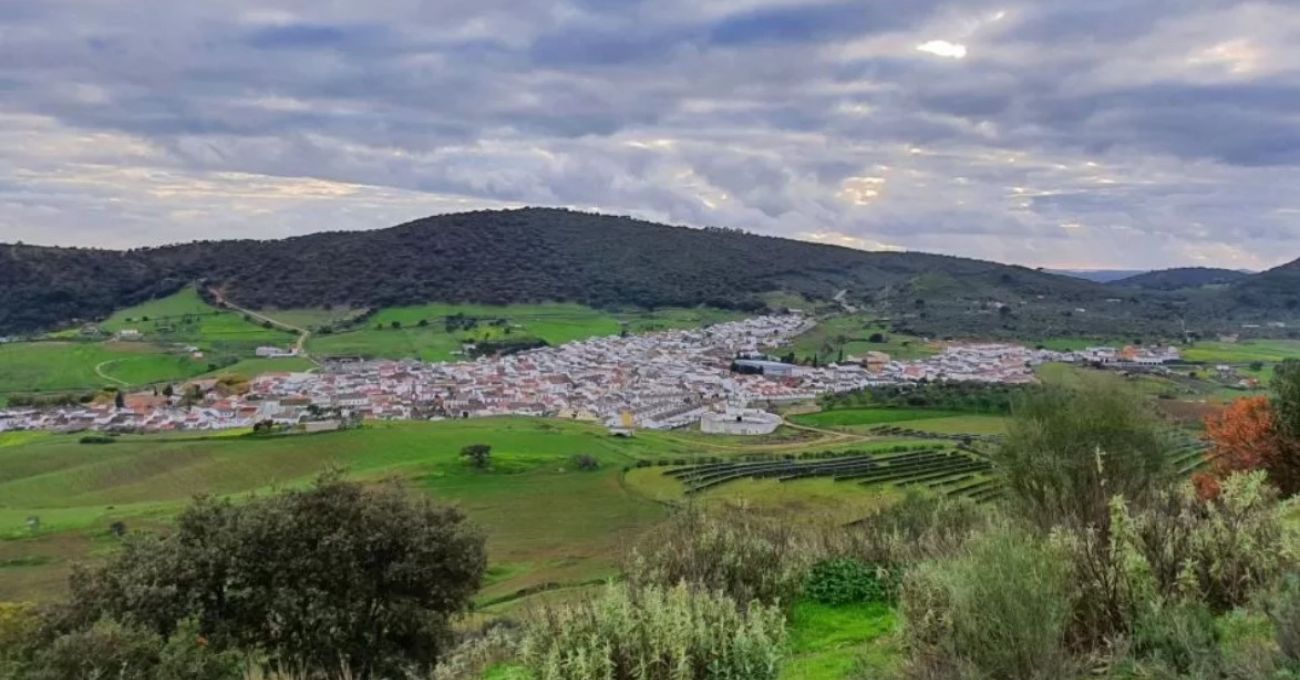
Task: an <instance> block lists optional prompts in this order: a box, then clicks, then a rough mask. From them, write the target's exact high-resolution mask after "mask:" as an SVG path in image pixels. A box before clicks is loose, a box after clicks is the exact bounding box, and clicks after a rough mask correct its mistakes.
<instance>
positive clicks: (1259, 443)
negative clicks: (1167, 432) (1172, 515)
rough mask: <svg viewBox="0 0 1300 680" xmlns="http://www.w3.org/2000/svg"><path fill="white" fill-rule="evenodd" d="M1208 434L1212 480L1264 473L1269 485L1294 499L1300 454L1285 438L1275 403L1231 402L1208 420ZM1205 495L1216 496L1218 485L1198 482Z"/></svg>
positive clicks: (1262, 399)
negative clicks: (1249, 473) (1246, 473)
mask: <svg viewBox="0 0 1300 680" xmlns="http://www.w3.org/2000/svg"><path fill="white" fill-rule="evenodd" d="M1205 433H1206V435H1207V436H1208V437H1209V438H1210V450H1209V452H1208V453H1207V455H1208V457H1209V459H1210V466H1211V470H1212V471H1213V476H1214V477H1217V478H1219V479H1222V478H1223V477H1226V476H1228V475H1229V474H1232V473H1233V472H1249V471H1252V470H1264V471H1265V472H1267V473H1268V477H1269V481H1271V482H1272V483H1273V484H1274V485H1276V486H1277V487H1278V488H1279V489H1280V490H1281V491H1282V493H1284V494H1286V495H1288V496H1289V495H1292V494H1294V493H1296V492H1297V491H1300V489H1297V488H1296V479H1295V475H1294V474H1293V471H1292V468H1294V459H1295V458H1296V454H1297V452H1298V449H1297V447H1296V446H1295V444H1296V442H1291V441H1289V438H1288V437H1286V436H1285V435H1283V434H1282V431H1281V428H1280V427H1279V426H1278V419H1277V413H1276V411H1275V409H1274V405H1273V402H1272V401H1271V400H1270V399H1269V398H1268V397H1265V396H1258V397H1246V398H1243V399H1238V400H1236V401H1234V402H1232V404H1231V405H1229V406H1228V407H1226V408H1224V409H1223V410H1222V411H1220V412H1218V413H1216V414H1213V415H1211V416H1209V417H1208V418H1206V419H1205ZM1197 488H1198V489H1200V491H1201V492H1202V495H1214V490H1215V489H1217V485H1215V484H1212V483H1211V482H1210V480H1209V479H1204V478H1202V479H1198V480H1197Z"/></svg>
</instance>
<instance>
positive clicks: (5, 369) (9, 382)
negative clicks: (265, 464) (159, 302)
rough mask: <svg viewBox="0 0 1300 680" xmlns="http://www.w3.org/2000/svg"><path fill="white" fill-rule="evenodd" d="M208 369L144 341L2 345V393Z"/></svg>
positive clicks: (143, 380) (88, 386) (140, 380)
mask: <svg viewBox="0 0 1300 680" xmlns="http://www.w3.org/2000/svg"><path fill="white" fill-rule="evenodd" d="M97 367H98V368H99V371H100V372H102V373H103V375H100V374H99V373H97V372H96V368H97ZM207 370H208V364H207V362H205V361H202V360H194V359H191V358H189V356H188V355H185V354H178V353H176V352H171V351H168V350H166V349H164V348H162V347H158V346H157V345H153V344H151V343H143V342H139V343H137V342H130V343H125V342H120V343H114V342H108V343H87V342H24V343H10V344H5V345H0V394H4V393H22V392H57V391H75V390H93V389H99V388H103V387H108V386H113V385H121V384H128V385H141V384H148V383H154V382H162V381H167V380H183V379H186V378H189V377H193V376H196V375H199V374H200V373H203V372H205V371H207ZM105 376H107V377H105Z"/></svg>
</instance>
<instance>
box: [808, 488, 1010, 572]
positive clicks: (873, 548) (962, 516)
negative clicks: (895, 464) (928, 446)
mask: <svg viewBox="0 0 1300 680" xmlns="http://www.w3.org/2000/svg"><path fill="white" fill-rule="evenodd" d="M987 522H988V514H987V512H986V508H984V507H983V506H980V505H978V504H976V503H975V502H974V501H971V500H970V499H968V498H944V497H942V496H937V495H935V494H929V493H924V492H920V491H916V490H914V489H909V490H908V491H907V493H906V495H904V496H903V498H902V500H900V501H899V502H897V503H895V504H893V505H891V506H889V507H888V508H885V509H884V510H882V511H880V512H878V513H876V514H874V515H872V516H870V517H867V518H865V519H863V520H860V521H858V522H855V523H854V524H853V525H852V526H850V527H849V528H848V530H847V531H844V532H835V533H830V534H827V537H828V538H829V539H830V540H831V543H830V544H829V545H827V546H826V547H825V548H824V549H823V552H825V553H826V554H829V555H842V556H848V557H852V558H854V559H856V560H858V561H859V562H863V563H865V564H875V565H879V566H882V567H884V568H887V569H890V570H892V571H896V572H900V573H901V570H902V569H903V568H906V566H908V565H910V564H914V563H916V562H920V561H923V560H928V559H936V558H939V557H946V556H950V555H955V554H957V553H958V552H959V551H960V549H961V547H962V546H963V545H964V544H965V543H966V541H968V540H969V539H970V537H971V536H972V535H974V533H975V531H976V530H978V529H980V528H982V527H984V526H986V525H987Z"/></svg>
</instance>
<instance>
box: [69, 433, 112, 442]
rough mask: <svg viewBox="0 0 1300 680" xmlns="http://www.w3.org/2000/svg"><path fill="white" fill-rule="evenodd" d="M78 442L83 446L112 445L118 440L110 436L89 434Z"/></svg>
mask: <svg viewBox="0 0 1300 680" xmlns="http://www.w3.org/2000/svg"><path fill="white" fill-rule="evenodd" d="M77 441H78V442H79V443H82V444H112V443H113V442H115V441H117V440H116V439H113V438H112V437H110V436H108V435H103V434H88V435H84V436H83V437H81V439H78V440H77Z"/></svg>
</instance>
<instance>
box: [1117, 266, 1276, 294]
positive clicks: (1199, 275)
mask: <svg viewBox="0 0 1300 680" xmlns="http://www.w3.org/2000/svg"><path fill="white" fill-rule="evenodd" d="M1248 276H1250V273H1249V272H1243V271H1237V270H1235V269H1216V268H1213V267H1178V268H1176V269H1160V270H1157V271H1153V272H1146V273H1145V274H1137V275H1135V276H1129V277H1127V278H1122V279H1117V280H1113V281H1110V282H1109V283H1110V284H1111V285H1114V286H1123V287H1128V288H1147V289H1151V290H1178V289H1180V288H1200V287H1202V286H1209V285H1222V284H1227V283H1232V282H1234V281H1239V280H1241V279H1244V278H1246V277H1248Z"/></svg>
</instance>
